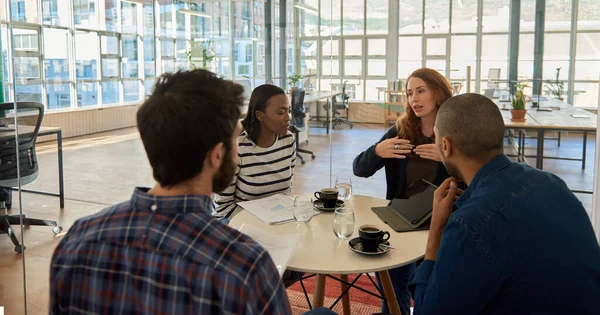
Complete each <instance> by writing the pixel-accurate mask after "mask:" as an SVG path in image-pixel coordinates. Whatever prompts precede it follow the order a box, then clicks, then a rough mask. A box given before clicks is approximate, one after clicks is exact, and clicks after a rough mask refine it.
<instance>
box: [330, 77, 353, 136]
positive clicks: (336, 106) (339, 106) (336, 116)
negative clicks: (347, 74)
mask: <svg viewBox="0 0 600 315" xmlns="http://www.w3.org/2000/svg"><path fill="white" fill-rule="evenodd" d="M346 82H348V81H344V84H342V94H338V95H335V96H333V99H332V108H333V121H332V122H331V123H332V128H335V126H337V125H339V124H340V123H344V124H346V125H348V126H350V129H352V122H351V121H349V120H348V99H350V97H349V96H348V95H347V94H346ZM338 97H340V99H341V101H338ZM338 110H346V118H342V117H340V116H341V114H340V112H339V111H338Z"/></svg>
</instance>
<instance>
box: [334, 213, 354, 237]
mask: <svg viewBox="0 0 600 315" xmlns="http://www.w3.org/2000/svg"><path fill="white" fill-rule="evenodd" d="M333 233H334V234H335V236H337V238H339V239H348V238H350V237H351V236H352V234H354V209H352V207H351V206H349V205H346V206H344V207H340V208H336V209H335V213H334V214H333Z"/></svg>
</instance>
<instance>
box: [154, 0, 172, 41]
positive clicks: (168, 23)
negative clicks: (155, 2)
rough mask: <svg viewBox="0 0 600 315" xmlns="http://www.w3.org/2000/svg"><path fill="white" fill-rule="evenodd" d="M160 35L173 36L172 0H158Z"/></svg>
mask: <svg viewBox="0 0 600 315" xmlns="http://www.w3.org/2000/svg"><path fill="white" fill-rule="evenodd" d="M158 10H159V12H160V13H159V17H158V18H159V20H160V36H168V37H173V36H174V34H173V29H174V28H173V0H165V1H161V2H159V8H158Z"/></svg>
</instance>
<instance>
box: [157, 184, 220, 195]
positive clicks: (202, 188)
mask: <svg viewBox="0 0 600 315" xmlns="http://www.w3.org/2000/svg"><path fill="white" fill-rule="evenodd" d="M212 192H213V190H212V182H210V183H207V184H205V183H202V182H201V181H199V180H197V181H195V182H194V183H192V180H190V181H186V182H183V183H179V184H177V185H175V186H172V187H164V186H161V185H160V184H156V185H155V186H154V187H153V188H152V189H150V191H148V193H149V194H151V195H155V196H159V197H174V196H182V195H205V196H209V197H210V196H211V195H212Z"/></svg>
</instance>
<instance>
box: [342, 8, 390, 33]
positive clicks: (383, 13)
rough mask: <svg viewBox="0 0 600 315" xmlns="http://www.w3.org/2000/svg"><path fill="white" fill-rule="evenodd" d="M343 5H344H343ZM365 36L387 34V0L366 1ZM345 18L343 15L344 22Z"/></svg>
mask: <svg viewBox="0 0 600 315" xmlns="http://www.w3.org/2000/svg"><path fill="white" fill-rule="evenodd" d="M344 5H345V3H344ZM367 12H368V13H369V14H367V34H387V33H388V14H389V5H388V0H368V1H367ZM345 19H346V16H345V15H344V21H345Z"/></svg>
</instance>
